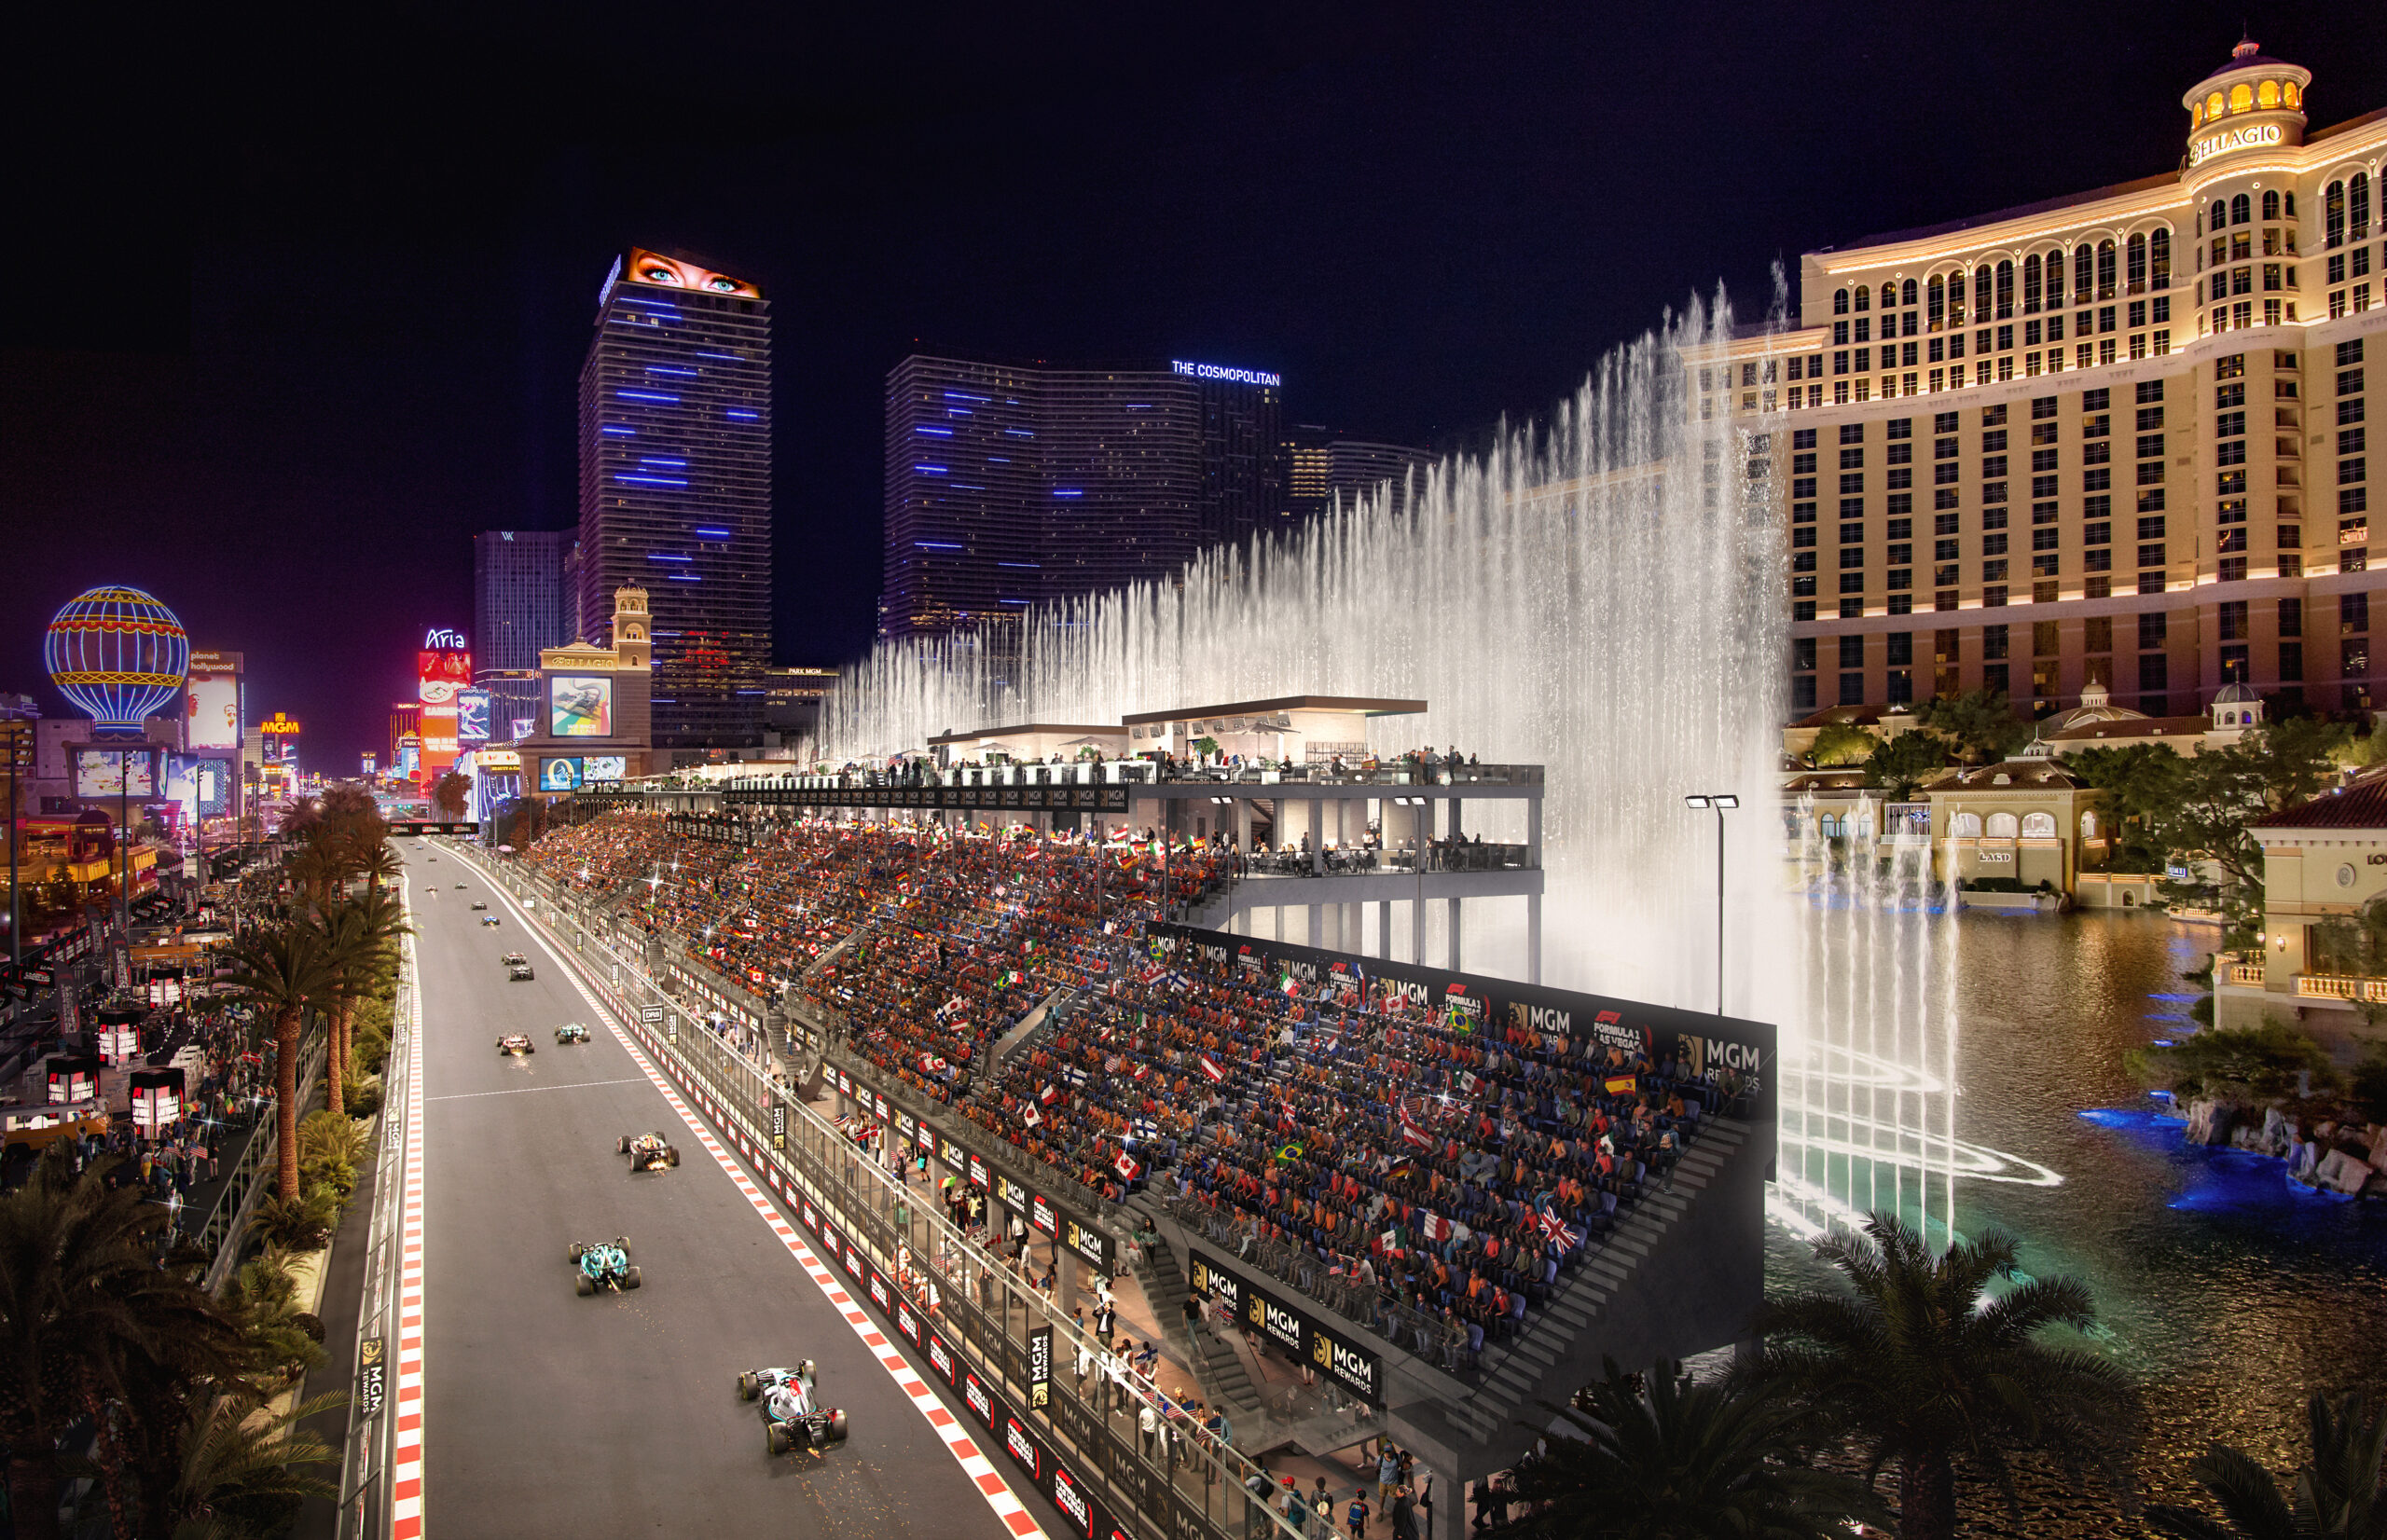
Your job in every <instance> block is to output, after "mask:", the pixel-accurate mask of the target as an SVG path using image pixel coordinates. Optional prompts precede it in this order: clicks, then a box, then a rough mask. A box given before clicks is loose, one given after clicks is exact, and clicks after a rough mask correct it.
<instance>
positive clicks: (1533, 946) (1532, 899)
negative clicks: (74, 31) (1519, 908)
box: [1525, 893, 1541, 983]
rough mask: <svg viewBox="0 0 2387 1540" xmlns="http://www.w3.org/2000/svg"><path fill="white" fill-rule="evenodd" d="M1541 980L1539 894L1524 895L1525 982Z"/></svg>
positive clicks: (1538, 981)
mask: <svg viewBox="0 0 2387 1540" xmlns="http://www.w3.org/2000/svg"><path fill="white" fill-rule="evenodd" d="M1540 982H1541V895H1540V894H1538V893H1528V894H1526V895H1525V983H1540Z"/></svg>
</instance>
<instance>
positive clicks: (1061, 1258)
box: [1053, 1241, 1078, 1315]
mask: <svg viewBox="0 0 2387 1540" xmlns="http://www.w3.org/2000/svg"><path fill="white" fill-rule="evenodd" d="M1053 1274H1054V1276H1053V1303H1054V1304H1055V1305H1056V1307H1057V1308H1058V1309H1059V1310H1060V1312H1061V1313H1062V1314H1064V1315H1067V1314H1068V1313H1069V1312H1070V1311H1072V1310H1074V1309H1076V1308H1077V1302H1078V1254H1077V1253H1076V1252H1074V1251H1071V1250H1070V1249H1069V1247H1067V1246H1065V1245H1063V1244H1061V1243H1060V1242H1058V1241H1055V1242H1054V1243H1053Z"/></svg>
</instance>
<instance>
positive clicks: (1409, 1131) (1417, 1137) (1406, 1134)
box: [1400, 1113, 1434, 1148]
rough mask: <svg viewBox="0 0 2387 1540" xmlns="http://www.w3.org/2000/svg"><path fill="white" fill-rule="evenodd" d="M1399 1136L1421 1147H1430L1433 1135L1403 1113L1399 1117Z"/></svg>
mask: <svg viewBox="0 0 2387 1540" xmlns="http://www.w3.org/2000/svg"><path fill="white" fill-rule="evenodd" d="M1400 1136H1401V1137H1402V1138H1404V1139H1406V1140H1408V1141H1409V1142H1410V1143H1411V1144H1413V1145H1416V1146H1419V1147H1420V1148H1432V1146H1433V1143H1434V1136H1433V1135H1432V1134H1428V1133H1427V1132H1426V1131H1425V1130H1424V1129H1422V1128H1419V1127H1418V1126H1417V1125H1416V1124H1415V1123H1414V1122H1411V1121H1409V1117H1408V1115H1407V1114H1406V1113H1403V1114H1402V1115H1401V1119H1400Z"/></svg>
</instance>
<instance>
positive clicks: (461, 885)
mask: <svg viewBox="0 0 2387 1540" xmlns="http://www.w3.org/2000/svg"><path fill="white" fill-rule="evenodd" d="M456 886H457V887H459V888H461V887H463V886H464V885H463V884H462V883H458V884H457V885H456Z"/></svg>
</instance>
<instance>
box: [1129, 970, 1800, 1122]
mask: <svg viewBox="0 0 2387 1540" xmlns="http://www.w3.org/2000/svg"><path fill="white" fill-rule="evenodd" d="M1148 936H1149V938H1150V941H1149V944H1150V947H1151V955H1152V961H1153V962H1155V963H1157V964H1159V965H1161V966H1163V967H1178V966H1192V967H1203V968H1211V969H1216V968H1221V967H1229V966H1231V967H1235V968H1237V969H1243V970H1245V971H1246V972H1247V973H1255V974H1257V976H1258V977H1259V978H1261V979H1262V980H1263V981H1264V982H1265V983H1267V984H1269V985H1270V986H1276V985H1278V984H1280V983H1283V982H1286V981H1290V983H1292V984H1293V985H1294V987H1295V989H1296V991H1297V992H1298V993H1301V994H1303V995H1304V997H1307V998H1316V999H1321V1000H1326V1001H1329V1002H1333V1001H1340V1002H1341V1003H1344V1004H1345V1005H1357V1004H1360V1003H1362V1002H1364V1004H1365V1005H1366V1007H1367V1008H1368V1009H1370V1010H1373V1011H1385V1012H1387V1013H1390V1014H1394V1015H1400V1016H1406V1017H1408V1018H1410V1019H1412V1020H1416V1021H1423V1022H1426V1023H1429V1024H1435V1025H1439V1026H1442V1027H1444V1028H1446V1029H1448V1030H1450V1031H1452V1032H1455V1033H1456V1034H1458V1035H1460V1036H1462V1037H1466V1036H1472V1035H1474V1034H1477V1033H1483V1034H1484V1035H1486V1036H1487V1037H1489V1038H1493V1039H1495V1040H1498V1039H1501V1038H1505V1036H1506V1035H1507V1034H1508V1033H1511V1032H1512V1031H1523V1032H1530V1033H1533V1034H1535V1035H1536V1036H1538V1037H1544V1038H1548V1037H1559V1038H1568V1039H1571V1040H1574V1041H1577V1042H1582V1041H1586V1040H1588V1041H1589V1042H1590V1043H1592V1044H1594V1045H1596V1046H1597V1047H1600V1048H1603V1049H1605V1048H1614V1049H1619V1050H1621V1051H1622V1052H1626V1053H1629V1054H1639V1053H1646V1054H1648V1055H1649V1057H1650V1058H1651V1059H1652V1060H1654V1061H1663V1060H1666V1059H1673V1060H1675V1061H1676V1063H1677V1064H1678V1065H1679V1066H1680V1067H1681V1070H1682V1072H1683V1073H1685V1074H1686V1075H1687V1076H1688V1077H1689V1078H1690V1079H1706V1078H1709V1077H1717V1078H1720V1077H1721V1075H1722V1074H1723V1072H1724V1071H1726V1070H1730V1071H1732V1072H1733V1073H1735V1074H1737V1075H1738V1076H1740V1078H1741V1079H1742V1081H1743V1083H1744V1085H1745V1088H1746V1090H1747V1092H1748V1093H1749V1094H1750V1096H1751V1097H1752V1098H1753V1099H1754V1101H1755V1104H1756V1107H1755V1112H1756V1115H1757V1116H1758V1117H1759V1118H1771V1117H1773V1115H1774V1100H1773V1095H1774V1092H1773V1073H1772V1072H1773V1061H1774V1055H1775V1041H1776V1037H1775V1031H1774V1028H1773V1024H1771V1023H1767V1022H1752V1021H1744V1020H1741V1019H1740V1018H1738V1017H1733V1016H1718V1015H1712V1014H1710V1013H1708V1012H1706V1011H1682V1010H1677V1009H1676V1008H1674V1007H1672V1006H1663V1005H1649V1004H1645V1003H1643V1002H1641V1001H1638V1000H1628V999H1622V998H1620V997H1614V996H1606V995H1587V994H1581V993H1579V992H1577V991H1574V990H1566V989H1551V988H1546V987H1544V986H1542V985H1540V984H1528V983H1517V982H1516V981H1514V980H1511V979H1495V978H1488V977H1485V976H1483V975H1482V974H1475V973H1454V972H1451V971H1450V970H1448V969H1439V968H1420V967H1416V966H1414V965H1412V964H1408V963H1397V962H1387V961H1384V960H1381V959H1378V958H1374V957H1355V956H1351V955H1349V954H1347V953H1339V952H1326V951H1320V950H1318V949H1315V948H1312V947H1306V946H1295V945H1293V944H1291V943H1290V942H1272V941H1264V940H1260V939H1256V938H1253V937H1249V936H1235V935H1230V934H1228V933H1226V932H1224V931H1219V930H1204V929H1199V928H1195V927H1193V926H1182V925H1165V924H1164V925H1154V926H1152V927H1151V928H1150V929H1149V931H1148Z"/></svg>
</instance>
